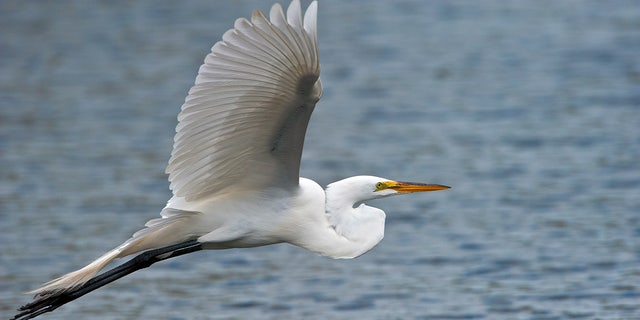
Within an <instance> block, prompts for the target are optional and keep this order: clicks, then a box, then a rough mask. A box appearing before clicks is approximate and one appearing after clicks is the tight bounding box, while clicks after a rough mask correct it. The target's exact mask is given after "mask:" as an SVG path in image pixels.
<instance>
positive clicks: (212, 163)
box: [16, 0, 448, 318]
mask: <svg viewBox="0 0 640 320" xmlns="http://www.w3.org/2000/svg"><path fill="white" fill-rule="evenodd" d="M316 14H317V3H316V2H315V1H314V2H312V3H311V5H310V6H309V8H308V9H307V11H306V13H305V15H304V19H303V17H302V11H301V8H300V3H299V2H298V1H297V0H294V1H293V2H292V3H291V5H290V6H289V8H288V10H287V12H286V15H285V13H284V11H283V9H282V7H281V6H280V5H279V4H275V5H274V6H273V7H272V8H271V10H270V13H269V19H267V18H266V17H265V16H264V14H263V13H262V12H260V11H255V12H254V13H253V15H252V16H251V20H250V21H249V20H247V19H244V18H240V19H238V20H236V22H235V25H234V28H233V29H231V30H229V31H227V32H226V33H225V34H224V35H223V37H222V41H220V42H218V43H216V44H215V45H214V46H213V48H212V49H211V53H209V54H208V55H207V56H206V58H205V61H204V64H203V65H202V66H201V67H200V70H199V72H198V76H197V78H196V80H195V85H194V86H193V87H192V88H191V90H189V94H188V96H187V98H186V99H185V102H184V104H183V106H182V110H181V112H180V114H179V116H178V120H179V124H178V126H177V128H176V135H175V139H174V147H173V151H172V153H171V159H170V160H169V165H168V166H167V169H166V172H167V173H168V174H169V181H170V188H171V190H172V191H173V194H174V195H173V197H172V198H171V199H170V200H169V201H168V202H167V205H166V207H165V208H164V209H163V210H162V212H161V217H160V218H157V219H153V220H150V221H149V222H147V224H146V225H145V228H144V229H142V230H140V231H138V232H136V233H135V234H134V235H133V236H132V237H131V238H130V239H128V240H127V241H125V242H124V243H123V244H121V245H120V246H118V247H116V248H115V249H113V250H111V251H109V252H107V253H106V254H104V255H103V256H101V257H100V258H98V259H96V260H95V261H93V262H92V263H90V264H89V265H87V266H85V267H84V268H82V269H79V270H77V271H74V272H71V273H69V274H66V275H64V276H62V277H60V278H57V279H55V280H52V281H50V282H48V283H46V284H45V285H43V286H42V287H41V288H39V289H36V290H34V291H32V292H31V293H33V294H35V295H36V299H35V301H34V302H32V303H30V304H28V305H26V306H24V307H22V308H21V310H22V311H23V312H22V313H20V314H19V315H18V316H16V318H30V317H34V316H37V315H39V314H41V313H44V312H48V311H52V310H53V309H55V308H57V307H59V306H60V305H63V304H64V303H66V302H69V301H71V300H74V299H76V298H78V297H79V296H82V295H84V294H86V293H88V292H90V291H92V290H95V289H97V288H99V287H100V286H102V285H105V284H107V283H109V282H112V281H114V280H117V279H118V278H120V277H123V276H125V275H126V274H128V273H131V272H133V271H136V270H138V269H141V268H144V267H147V266H148V265H150V264H152V263H154V262H156V261H159V260H163V259H167V258H170V257H173V256H177V255H181V254H184V253H189V252H193V251H196V250H200V249H223V248H238V247H252V246H262V245H268V244H273V243H280V242H287V243H291V244H293V245H297V246H300V247H303V248H306V249H309V250H311V251H313V252H316V253H319V254H321V255H325V256H329V257H333V258H353V257H357V256H359V255H361V254H363V253H365V252H367V251H369V250H370V249H371V248H373V247H374V246H375V245H376V244H377V243H379V242H380V241H381V240H382V238H383V236H384V223H385V213H384V212H383V211H382V210H380V209H377V208H373V207H369V206H366V205H365V204H364V201H367V200H371V199H375V198H380V197H386V196H390V195H395V194H401V193H409V192H419V191H435V190H443V189H447V188H448V187H446V186H442V185H434V184H420V183H406V182H397V181H392V180H388V179H384V178H379V177H373V176H356V177H351V178H347V179H344V180H341V181H338V182H334V183H332V184H330V185H329V186H328V187H327V189H326V191H325V190H323V189H322V188H321V187H320V186H319V185H318V184H317V183H315V182H313V181H312V180H309V179H305V178H300V177H299V170H300V157H301V153H302V148H303V144H304V135H305V132H306V129H307V124H308V121H309V118H310V116H311V113H312V111H313V109H314V107H315V105H316V102H317V101H318V100H319V99H320V96H321V95H322V85H321V82H320V62H319V57H318V40H317V39H318V35H317V29H316ZM146 250H152V251H147V252H145V253H143V254H141V255H139V256H137V257H136V258H134V259H132V260H131V261H130V262H127V263H125V264H123V265H121V266H120V267H117V268H115V269H112V270H111V271H108V272H106V273H104V274H102V275H99V276H96V274H97V273H98V272H99V271H100V270H101V269H103V268H104V267H105V266H106V265H108V264H109V263H110V262H111V261H113V260H114V259H115V258H120V257H125V256H128V255H131V254H135V253H139V252H143V251H146ZM94 276H95V278H94Z"/></svg>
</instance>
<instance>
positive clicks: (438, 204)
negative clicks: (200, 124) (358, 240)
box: [0, 0, 640, 319]
mask: <svg viewBox="0 0 640 320" xmlns="http://www.w3.org/2000/svg"><path fill="white" fill-rule="evenodd" d="M268 5H269V4H268V3H267V2H264V1H136V2H129V1H109V2H108V1H64V2H63V1H57V2H51V1H49V2H41V1H17V0H13V1H2V3H1V4H0V222H1V223H0V242H1V243H2V245H1V252H0V262H1V265H0V313H2V315H3V318H6V317H7V316H9V315H11V314H13V310H14V308H15V307H17V306H19V305H21V304H23V303H24V302H27V301H28V300H29V297H28V296H24V295H21V294H20V292H22V291H25V290H28V289H32V288H34V287H35V286H37V285H38V284H40V283H41V282H43V281H46V280H49V279H51V278H52V277H54V276H57V275H60V274H62V273H65V272H68V271H71V270H74V269H76V268H78V267H80V266H83V265H85V264H86V263H88V262H89V261H91V260H92V259H94V258H96V257H97V256H99V255H100V254H102V253H103V252H104V251H106V250H108V249H110V248H112V247H113V246H115V245H117V244H119V243H121V242H122V241H123V240H125V239H126V238H127V237H128V236H129V235H130V234H131V233H132V232H134V231H135V230H138V229H139V228H140V227H141V226H142V225H143V224H144V222H146V221H147V220H148V219H150V218H153V217H156V216H157V214H158V212H159V210H160V209H161V208H162V207H163V205H164V202H165V201H166V200H167V199H168V197H169V195H170V194H169V191H168V184H167V182H166V176H165V175H164V174H163V169H164V166H165V164H166V161H167V160H168V157H169V153H170V151H171V145H172V136H173V130H174V127H175V124H176V115H177V113H178V110H179V107H180V105H181V103H182V101H183V99H184V96H185V94H186V92H187V90H188V88H189V86H190V85H191V84H192V83H193V80H194V77H195V74H196V71H197V68H198V66H199V65H200V63H201V62H202V59H203V58H204V55H205V54H206V53H207V52H208V50H209V48H210V46H211V45H212V44H213V43H214V42H215V41H217V40H218V39H219V38H220V37H221V35H222V33H223V32H224V31H225V30H226V29H228V28H229V27H231V26H232V24H233V21H234V19H235V18H236V17H240V16H245V17H246V16H249V15H250V12H251V10H252V9H254V8H261V9H267V8H268ZM305 5H306V3H305ZM318 20H319V30H320V54H321V59H322V72H323V74H322V77H323V81H324V87H325V94H324V96H323V98H322V100H321V102H320V104H319V105H318V107H317V108H316V112H315V113H314V116H313V117H312V122H311V125H310V127H309V132H308V135H307V141H306V145H305V153H304V156H303V165H302V174H303V175H304V176H307V177H309V178H312V179H315V180H316V181H318V182H320V183H321V184H327V183H329V182H331V181H334V180H337V179H340V178H342V177H345V176H351V175H356V174H376V175H380V176H384V177H388V178H395V179H404V180H418V181H423V180H427V181H432V182H436V183H442V184H447V185H451V186H453V189H451V190H448V191H442V192H437V193H431V194H418V195H412V196H403V197H396V198H391V199H385V200H381V201H377V202H374V203H372V204H373V205H376V206H378V207H381V208H383V209H384V210H386V211H387V215H388V220H387V231H386V237H385V239H384V241H383V242H382V243H381V244H380V245H379V246H378V247H376V248H374V250H372V251H371V252H369V253H368V254H366V255H364V256H362V257H360V258H358V259H355V260H347V261H345V260H331V259H328V258H322V257H319V256H316V255H314V254H312V253H309V252H306V251H304V250H302V249H299V248H295V247H292V246H289V245H277V246H269V247H263V248H257V249H243V250H228V251H218V252H214V251H209V252H199V253H195V254H192V255H191V256H186V257H181V258H177V259H174V260H173V261H166V262H163V263H159V264H157V265H154V266H153V267H151V268H150V269H147V270H145V271H142V272H139V273H136V274H133V275H131V276H129V277H126V278H124V279H122V280H120V281H117V282H116V283H114V284H112V285H109V286H107V287H105V288H102V289H100V290H98V291H96V292H94V293H92V294H90V295H88V296H85V297H83V298H81V299H79V300H77V301H74V302H72V303H70V304H68V305H66V306H64V307H62V308H60V309H59V310H56V311H55V312H54V313H52V314H50V315H48V317H47V318H48V319H69V318H77V319H87V318H92V319H135V318H140V319H142V318H148V319H286V318H294V319H295V318H298V319H301V318H304V319H328V318H331V319H640V4H639V3H638V2H637V1H635V0H629V1H624V0H621V1H551V0H549V1H511V2H506V1H488V0H487V1H484V0H483V1H455V2H449V1H444V0H442V1H421V0H415V1H401V2H375V3H374V2H370V1H356V2H351V1H349V2H347V1H326V0H323V1H321V3H320V10H319V19H318ZM43 318H45V317H43Z"/></svg>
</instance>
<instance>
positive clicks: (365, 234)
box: [291, 178, 385, 258]
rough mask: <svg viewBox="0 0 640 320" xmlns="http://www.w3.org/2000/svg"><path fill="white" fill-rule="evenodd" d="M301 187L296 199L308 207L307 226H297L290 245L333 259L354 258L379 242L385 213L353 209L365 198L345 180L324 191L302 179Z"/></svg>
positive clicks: (376, 210)
mask: <svg viewBox="0 0 640 320" xmlns="http://www.w3.org/2000/svg"><path fill="white" fill-rule="evenodd" d="M300 187H301V190H302V194H301V195H300V197H299V198H298V200H299V201H301V204H302V203H303V204H304V206H305V207H306V208H308V209H307V210H308V211H307V213H306V214H305V218H306V219H304V220H303V221H306V222H307V223H305V225H299V226H298V227H299V228H300V229H299V230H300V232H299V233H298V236H297V237H296V239H293V240H292V241H291V242H292V243H293V244H296V245H298V246H301V247H303V248H306V249H308V250H311V251H314V252H316V253H319V254H321V255H324V256H328V257H332V258H355V257H357V256H360V255H362V254H364V253H366V252H367V251H369V250H371V249H372V248H373V247H374V246H375V245H376V244H378V243H379V242H380V241H381V240H382V238H383V236H384V221H385V214H384V212H383V211H382V210H380V209H377V208H373V207H369V206H366V205H364V204H361V205H359V206H358V207H355V208H354V204H356V203H358V202H361V201H363V200H366V199H362V198H361V197H359V195H358V194H357V193H353V191H354V189H353V188H352V187H353V186H352V185H350V184H349V183H347V182H345V180H342V181H338V182H335V183H333V184H331V185H329V187H328V188H327V190H326V191H323V190H322V188H321V187H320V186H318V184H316V183H315V182H313V181H311V180H308V179H304V178H301V179H300ZM347 191H350V192H347ZM320 199H324V200H325V201H324V203H320V201H319V200H320ZM320 208H322V209H321V210H319V209H320ZM298 221H300V220H298Z"/></svg>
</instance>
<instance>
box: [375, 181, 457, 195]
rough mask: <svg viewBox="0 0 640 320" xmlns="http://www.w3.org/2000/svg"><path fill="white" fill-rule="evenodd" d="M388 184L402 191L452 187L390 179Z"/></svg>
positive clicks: (434, 189) (423, 190)
mask: <svg viewBox="0 0 640 320" xmlns="http://www.w3.org/2000/svg"><path fill="white" fill-rule="evenodd" d="M387 184H388V186H387V188H389V189H393V190H396V191H398V192H400V193H410V192H426V191H438V190H447V189H450V188H451V187H448V186H444V185H441V184H427V183H418V182H402V181H388V182H387Z"/></svg>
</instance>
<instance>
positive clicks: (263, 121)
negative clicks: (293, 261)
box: [166, 0, 322, 201]
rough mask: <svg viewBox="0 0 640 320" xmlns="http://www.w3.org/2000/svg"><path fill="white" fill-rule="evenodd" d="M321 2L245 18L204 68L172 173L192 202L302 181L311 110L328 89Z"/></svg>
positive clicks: (182, 118) (176, 187) (179, 191)
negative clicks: (321, 50) (320, 36)
mask: <svg viewBox="0 0 640 320" xmlns="http://www.w3.org/2000/svg"><path fill="white" fill-rule="evenodd" d="M316 14H317V3H316V2H315V1H314V2H313V3H311V5H310V6H309V8H308V9H307V11H306V13H305V15H304V22H303V19H302V11H301V8H300V3H299V1H298V0H294V1H293V2H292V3H291V5H289V8H288V10H287V13H286V16H285V13H284V11H283V9H282V7H281V6H280V5H279V4H275V5H274V6H273V7H272V8H271V11H270V13H269V16H270V19H267V18H266V17H265V16H264V14H263V13H262V12H261V11H254V12H253V15H252V16H251V21H249V20H247V19H244V18H240V19H238V20H236V22H235V25H234V28H233V29H231V30H229V31H227V32H226V33H225V34H224V36H223V37H222V41H220V42H218V43H216V44H215V45H214V46H213V48H212V49H211V53H210V54H208V55H207V57H206V58H205V62H204V64H203V65H202V66H201V67H200V70H199V72H198V76H197V78H196V81H195V85H194V86H193V87H192V88H191V90H189V95H188V96H187V98H186V100H185V103H184V104H183V105H182V111H181V112H180V114H179V116H178V120H179V124H178V126H177V127H176V135H175V138H174V145H173V151H172V152H171V159H170V160H169V165H168V166H167V169H166V172H167V173H168V174H169V181H170V182H171V190H173V193H174V195H176V196H178V197H185V198H186V200H187V201H192V200H197V199H201V198H203V197H207V196H211V195H213V194H216V193H220V192H225V191H229V190H230V189H235V188H242V189H254V188H255V189H258V188H264V187H266V186H267V185H271V186H278V187H282V188H290V187H294V186H297V185H298V178H299V171H300V156H301V154H302V147H303V144H304V135H305V133H306V129H307V124H308V122H309V117H310V116H311V112H312V111H313V108H314V107H315V104H316V102H317V101H318V100H319V99H320V95H321V94H322V85H321V83H320V79H319V77H320V61H319V58H318V40H317V30H316Z"/></svg>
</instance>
